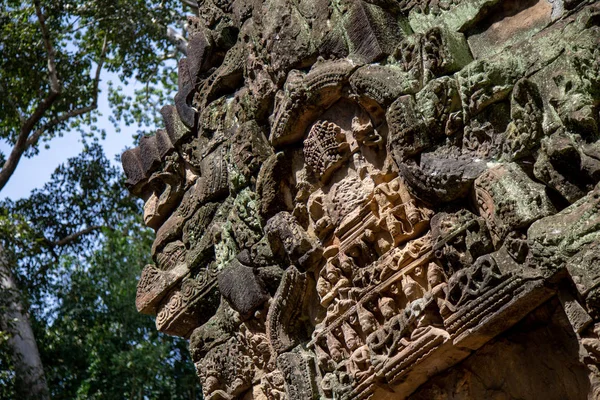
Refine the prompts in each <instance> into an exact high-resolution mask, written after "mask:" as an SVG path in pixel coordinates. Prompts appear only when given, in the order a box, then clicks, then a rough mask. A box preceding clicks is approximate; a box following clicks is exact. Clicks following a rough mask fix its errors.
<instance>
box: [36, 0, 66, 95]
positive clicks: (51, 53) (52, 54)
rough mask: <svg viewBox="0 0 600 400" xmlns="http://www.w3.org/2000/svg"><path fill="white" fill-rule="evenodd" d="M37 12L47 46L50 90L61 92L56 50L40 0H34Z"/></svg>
mask: <svg viewBox="0 0 600 400" xmlns="http://www.w3.org/2000/svg"><path fill="white" fill-rule="evenodd" d="M34 4H35V13H36V15H37V17H38V20H39V22H40V29H41V30H42V38H43V39H44V46H45V47H46V53H47V54H48V72H49V74H50V92H51V93H52V92H55V93H57V94H59V93H60V92H61V90H62V87H61V84H60V80H59V79H58V72H57V71H56V62H55V60H56V51H55V50H54V46H52V41H51V40H50V35H49V34H48V29H47V28H46V17H44V14H43V13H42V8H41V7H40V2H39V0H36V1H34Z"/></svg>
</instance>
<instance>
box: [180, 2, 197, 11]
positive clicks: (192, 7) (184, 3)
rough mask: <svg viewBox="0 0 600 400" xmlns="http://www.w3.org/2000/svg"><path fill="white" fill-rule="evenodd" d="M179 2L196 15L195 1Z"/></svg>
mask: <svg viewBox="0 0 600 400" xmlns="http://www.w3.org/2000/svg"><path fill="white" fill-rule="evenodd" d="M181 2H182V3H183V5H186V6H188V7H190V8H191V9H192V10H194V11H195V12H196V13H198V3H196V2H195V1H192V0H181Z"/></svg>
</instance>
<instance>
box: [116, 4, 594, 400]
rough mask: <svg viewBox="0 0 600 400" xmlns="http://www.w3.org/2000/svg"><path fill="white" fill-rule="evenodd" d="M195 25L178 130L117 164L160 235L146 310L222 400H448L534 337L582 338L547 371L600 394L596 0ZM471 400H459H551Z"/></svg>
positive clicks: (226, 17)
mask: <svg viewBox="0 0 600 400" xmlns="http://www.w3.org/2000/svg"><path fill="white" fill-rule="evenodd" d="M392 3H393V4H392ZM198 15H199V16H197V17H190V19H189V24H188V25H189V44H188V56H187V58H185V59H183V60H181V61H180V64H179V81H180V82H179V83H180V85H179V89H180V91H179V93H178V95H177V96H176V97H175V106H166V107H165V108H163V110H162V111H161V112H162V114H163V117H164V121H165V130H159V131H158V132H157V133H156V135H155V136H150V137H145V138H143V139H142V140H141V142H140V145H139V146H138V147H136V148H134V149H131V150H128V151H127V152H125V153H124V154H123V157H122V161H123V165H124V169H125V171H126V174H127V177H128V181H127V185H128V187H129V189H130V191H131V192H132V193H133V194H135V195H137V196H139V197H141V198H142V199H144V201H145V206H144V221H145V222H146V224H147V225H148V226H150V227H152V228H153V229H155V230H156V240H155V242H154V245H153V248H152V256H153V261H154V263H153V264H151V265H148V266H147V267H146V268H145V269H144V270H143V271H142V276H141V279H140V282H139V285H138V293H137V299H136V306H137V308H138V310H139V311H140V312H143V313H146V314H150V315H155V316H156V325H157V329H159V330H160V331H162V332H166V333H168V334H172V335H178V336H182V337H185V338H187V339H189V340H190V350H191V352H192V356H193V359H194V362H195V365H196V368H197V372H198V376H199V379H200V382H201V385H202V390H203V394H204V397H205V398H206V399H209V400H210V399H212V400H217V399H241V400H250V399H269V400H293V399H297V400H306V399H345V400H350V399H353V400H354V399H356V400H359V399H372V400H380V399H382V400H383V399H391V398H402V399H404V398H406V399H413V400H416V399H422V398H446V397H444V396H445V395H447V394H448V393H450V389H449V388H448V387H447V386H448V383H447V381H445V380H444V379H450V378H448V377H452V376H455V375H453V374H456V375H457V376H458V375H459V374H461V373H464V374H466V372H464V371H467V370H468V365H469V364H468V363H477V362H478V361H477V360H479V359H485V357H486V354H497V355H498V358H499V359H501V358H502V357H500V355H503V356H505V357H509V356H514V357H518V354H517V353H518V348H520V347H519V346H517V345H515V346H514V347H509V348H508V349H502V350H498V346H501V345H502V344H503V343H505V342H507V341H509V338H510V340H514V341H519V340H525V341H526V342H525V343H526V344H525V345H520V346H522V347H523V348H526V347H527V346H530V347H531V348H533V347H534V346H536V345H539V343H540V342H539V340H537V339H536V337H535V334H536V333H535V332H537V331H535V329H537V328H535V327H539V326H544V327H548V329H549V331H548V332H550V333H548V335H551V336H552V335H554V336H552V337H553V338H555V339H556V340H557V341H559V342H560V340H567V339H564V338H575V339H574V340H576V343H577V345H576V346H570V345H567V344H565V347H564V348H565V349H567V350H568V349H571V350H572V349H575V350H573V351H572V352H571V353H569V352H568V351H567V350H565V351H566V352H567V353H568V354H567V353H565V354H564V355H561V356H560V357H565V358H564V359H562V358H561V359H559V358H556V357H559V355H557V354H558V353H556V354H550V352H546V353H544V354H543V355H541V356H540V361H539V362H540V363H541V364H543V365H546V364H547V365H554V364H552V363H557V364H556V365H559V364H561V365H562V364H565V363H566V364H568V365H576V366H577V367H576V368H575V369H574V370H573V371H575V372H573V374H571V375H569V376H568V377H567V376H566V374H565V377H562V378H561V379H565V382H566V383H564V384H562V386H561V385H557V387H555V388H547V387H545V386H544V385H541V384H540V388H541V389H540V390H546V392H544V393H546V394H544V396H547V397H548V396H549V397H548V398H556V399H559V398H560V399H562V398H574V399H575V398H582V399H583V398H589V399H593V398H598V397H597V396H598V395H600V394H599V393H600V373H599V372H598V359H599V358H600V355H599V354H600V351H599V348H600V347H599V345H598V343H599V339H598V336H599V332H600V329H599V328H598V326H600V268H599V267H598V265H599V264H598V260H600V247H599V243H600V222H599V221H600V217H599V215H598V212H599V210H600V207H598V203H599V201H600V194H599V193H600V192H599V191H600V188H599V187H598V184H599V182H600V131H599V126H600V114H599V109H600V96H599V95H598V94H599V93H600V69H599V68H598V67H599V65H600V64H599V62H598V59H599V58H598V57H599V56H600V54H599V53H598V48H599V47H600V25H599V24H598V21H600V19H599V18H598V15H600V8H599V6H598V4H596V2H592V1H559V0H556V1H553V2H547V1H546V0H539V1H533V2H517V1H505V2H499V1H483V0H481V1H480V0H455V1H441V0H435V1H424V2H418V1H400V2H385V1H366V0H355V1H354V0H353V1H342V2H330V1H324V2H323V1H322V2H311V1H288V0H264V1H258V2H248V1H245V0H235V1H230V2H223V1H215V0H207V1H203V2H199V14H198ZM532 321H533V322H532ZM556 321H562V322H561V323H560V324H558V323H557V322H556ZM532 326H533V327H534V328H535V329H534V328H532ZM557 326H558V328H557ZM519 329H521V330H522V334H520V335H517V336H515V330H519ZM527 329H529V330H527ZM534 331H535V332H534ZM519 332H521V331H519ZM511 335H512V336H511ZM528 335H529V336H528ZM561 335H562V336H561ZM524 338H525V339H524ZM511 343H512V342H511ZM494 351H495V352H497V353H493V352H494ZM494 357H495V356H494ZM553 357H554V358H553ZM528 362H529V361H528ZM531 362H534V361H531ZM503 363H504V364H503ZM544 363H546V364H544ZM509 364H510V361H502V360H500V361H498V365H499V367H498V368H501V367H502V366H503V365H509ZM511 373H512V372H511ZM514 373H515V374H516V373H521V374H530V375H528V379H529V380H530V381H531V382H533V383H532V385H533V384H534V383H536V382H546V381H547V377H546V376H542V375H540V374H542V372H539V371H535V370H533V369H532V370H530V371H521V372H514ZM482 374H483V375H482V376H481V380H480V382H479V383H477V385H484V383H482V382H484V381H485V382H487V381H486V379H488V380H489V382H492V381H493V379H494V375H493V371H492V372H489V373H488V371H487V370H486V371H482ZM485 374H488V375H485ZM484 375H485V376H484ZM464 376H465V377H466V376H467V375H464ZM465 379H467V378H465ZM569 379H571V380H569ZM584 381H585V382H586V383H585V384H581V382H584ZM444 382H445V383H444ZM493 382H496V381H493ZM574 382H575V383H577V384H575V383H574ZM496 383H497V382H496ZM444 385H446V386H444ZM477 385H475V384H473V385H470V386H469V385H465V388H464V389H461V390H464V392H461V393H459V394H457V396H458V397H456V398H460V399H465V400H466V399H473V398H491V397H490V396H492V395H491V394H489V393H491V390H492V388H493V387H494V388H495V387H498V388H499V389H497V390H498V391H499V392H498V393H499V394H498V396H500V397H501V396H504V397H502V398H527V399H534V398H536V397H535V395H539V393H535V394H531V393H525V394H523V393H522V392H520V391H521V390H523V388H522V387H518V385H514V384H512V383H511V380H510V379H508V378H507V379H506V380H503V381H502V382H500V383H498V384H497V385H496V384H492V383H489V385H488V386H485V385H484V386H485V387H484V388H480V387H479V386H477ZM494 385H496V386H494ZM498 385H499V386H498ZM569 385H571V386H569ZM546 386H547V385H546ZM565 388H572V389H569V390H567V389H565ZM573 388H575V389H573ZM484 389H485V390H487V391H485V390H484ZM436 390H437V392H436ZM440 390H441V391H442V392H440ZM494 390H496V389H494ZM432 393H437V394H435V395H434V394H432ZM440 393H442V394H440ZM444 393H445V394H444ZM482 393H485V394H482ZM517 394H518V395H517ZM435 396H438V397H435ZM461 396H462V397H461ZM482 396H483V397H482ZM486 396H488V397H486ZM532 396H533V397H532ZM540 396H541V395H540ZM552 396H554V397H552ZM569 396H572V397H569ZM594 396H596V397H594ZM500 397H499V398H500ZM537 398H539V397H537Z"/></svg>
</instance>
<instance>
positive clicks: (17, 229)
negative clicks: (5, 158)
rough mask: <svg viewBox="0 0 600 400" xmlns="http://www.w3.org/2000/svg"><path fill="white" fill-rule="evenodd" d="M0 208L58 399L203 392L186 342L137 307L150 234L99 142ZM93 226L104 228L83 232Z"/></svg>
mask: <svg viewBox="0 0 600 400" xmlns="http://www.w3.org/2000/svg"><path fill="white" fill-rule="evenodd" d="M2 211H3V215H2V217H0V227H1V229H2V232H0V233H1V236H2V237H3V238H5V240H4V241H3V245H4V247H5V248H6V249H7V255H8V256H9V257H10V256H12V257H13V258H15V259H17V260H18V266H19V268H18V271H16V273H17V276H18V279H19V283H20V286H21V287H22V288H26V289H27V290H26V293H27V299H29V301H30V310H31V312H32V323H33V328H34V331H35V335H36V338H37V342H38V347H39V349H40V354H41V357H42V361H43V363H44V367H45V372H46V378H47V380H48V385H49V388H50V391H51V394H52V398H54V399H124V398H126V399H196V398H199V397H200V396H201V395H200V393H199V392H200V391H199V388H198V387H197V383H196V376H195V373H194V371H193V365H192V362H191V361H190V359H189V353H188V350H187V348H186V344H185V342H184V341H183V340H178V339H175V338H171V337H168V336H165V335H162V334H159V333H158V332H157V331H156V328H155V327H154V322H153V319H152V318H149V317H147V316H144V315H141V314H138V313H137V311H136V310H135V306H134V304H135V290H136V282H137V279H138V278H139V273H140V271H141V270H142V268H143V266H144V265H145V264H146V263H148V262H150V261H151V260H149V259H148V255H149V254H150V247H151V244H152V238H153V233H152V232H151V231H150V230H149V229H148V228H146V227H144V225H143V223H142V221H141V218H140V215H141V207H140V203H139V202H136V201H134V200H133V199H132V198H131V197H130V196H129V195H128V194H127V193H126V191H125V190H124V185H123V177H122V175H121V174H120V172H119V170H117V169H116V168H114V167H112V166H111V165H110V163H109V162H108V160H107V159H106V158H105V157H104V155H103V153H102V150H101V148H100V147H99V146H98V145H91V146H89V147H88V148H86V150H85V151H84V153H83V154H82V155H80V156H79V157H76V158H73V159H70V160H69V161H68V162H67V163H66V164H65V165H62V166H60V167H59V168H58V169H57V170H56V172H55V173H54V174H53V175H52V178H51V180H50V182H48V183H47V184H46V185H45V186H44V187H43V188H42V189H40V190H36V191H34V192H33V193H32V195H31V196H30V198H28V199H25V200H20V201H17V202H12V201H5V202H4V203H3V204H2ZM89 227H98V229H94V230H92V231H89V232H88V233H86V234H84V235H80V236H77V235H76V234H77V232H84V231H86V228H89ZM65 238H73V239H72V240H70V241H68V242H65V241H64V239H65ZM61 241H62V243H61V244H58V243H59V242H61ZM0 340H1V337H0ZM1 346H2V342H1V341H0V348H1ZM1 363H2V361H1V360H0V366H1V365H2V364H1ZM1 380H2V375H0V382H1Z"/></svg>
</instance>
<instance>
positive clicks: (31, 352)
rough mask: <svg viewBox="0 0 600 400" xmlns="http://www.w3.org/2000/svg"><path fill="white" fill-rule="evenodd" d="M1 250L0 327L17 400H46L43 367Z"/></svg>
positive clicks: (47, 395)
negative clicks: (1, 305)
mask: <svg viewBox="0 0 600 400" xmlns="http://www.w3.org/2000/svg"><path fill="white" fill-rule="evenodd" d="M3 250H4V249H3V248H2V246H0V293H2V297H4V298H5V299H6V298H8V299H9V300H8V301H7V304H6V309H5V310H4V315H1V316H0V321H1V322H2V325H1V328H2V329H3V330H6V331H8V332H9V333H10V334H11V336H12V337H11V339H10V340H9V341H8V344H9V346H10V348H11V350H12V356H13V363H14V367H15V373H16V386H17V395H18V398H19V399H24V400H30V399H31V400H33V399H36V400H37V399H41V400H47V399H50V396H49V392H48V385H47V383H46V377H45V376H44V367H43V365H42V360H41V359H40V353H39V351H38V347H37V344H36V342H35V337H34V336H33V330H32V329H31V324H30V322H29V315H28V313H27V312H26V310H25V307H24V306H23V303H22V302H21V299H20V297H19V291H18V288H17V285H16V282H15V279H14V276H13V274H12V272H11V270H10V268H9V265H8V262H7V259H6V257H5V255H4V251H3Z"/></svg>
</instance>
